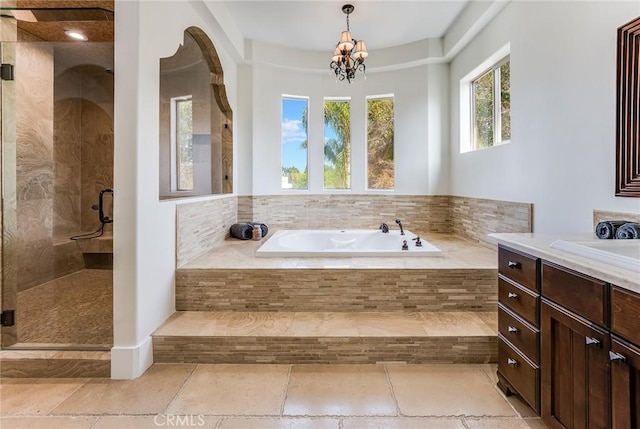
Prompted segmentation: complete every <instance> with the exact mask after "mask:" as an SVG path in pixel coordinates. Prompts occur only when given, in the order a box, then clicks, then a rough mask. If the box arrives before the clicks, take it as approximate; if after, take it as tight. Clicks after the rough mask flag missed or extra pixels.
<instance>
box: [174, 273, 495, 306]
mask: <svg viewBox="0 0 640 429" xmlns="http://www.w3.org/2000/svg"><path fill="white" fill-rule="evenodd" d="M497 299H498V288H497V275H496V270H495V269H485V270H482V269H406V270H404V269H399V270H396V269H373V268H359V269H341V268H337V269H331V268H324V269H314V268H295V269H245V270H238V269H210V270H206V269H199V270H189V269H181V270H178V272H177V273H176V310H178V311H183V310H185V311H355V310H362V311H368V310H376V311H455V310H469V311H491V310H495V308H496V305H497Z"/></svg>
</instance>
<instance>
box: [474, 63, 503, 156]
mask: <svg viewBox="0 0 640 429" xmlns="http://www.w3.org/2000/svg"><path fill="white" fill-rule="evenodd" d="M496 80H498V83H499V88H500V93H499V97H500V98H499V100H498V99H497V97H496V95H497V94H496V93H495V90H496ZM498 102H499V103H500V106H499V108H500V110H499V112H498V115H500V116H499V117H496V103H498ZM473 103H474V105H473V108H474V124H473V125H474V149H483V148H487V147H492V146H494V145H496V144H500V143H502V142H503V141H507V140H510V139H511V69H510V65H509V62H508V61H507V62H506V63H504V64H502V65H501V66H499V67H496V68H493V69H492V70H489V71H488V72H486V73H485V74H483V75H482V76H480V77H479V78H478V79H476V80H475V81H473ZM498 121H499V123H500V126H499V127H498V128H497V129H496V122H498Z"/></svg>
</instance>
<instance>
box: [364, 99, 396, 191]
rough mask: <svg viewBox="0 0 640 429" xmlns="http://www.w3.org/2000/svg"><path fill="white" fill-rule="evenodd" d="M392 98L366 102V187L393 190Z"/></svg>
mask: <svg viewBox="0 0 640 429" xmlns="http://www.w3.org/2000/svg"><path fill="white" fill-rule="evenodd" d="M393 142H394V121H393V98H379V99H371V100H368V101H367V187H368V188H369V189H393V183H394V163H393Z"/></svg>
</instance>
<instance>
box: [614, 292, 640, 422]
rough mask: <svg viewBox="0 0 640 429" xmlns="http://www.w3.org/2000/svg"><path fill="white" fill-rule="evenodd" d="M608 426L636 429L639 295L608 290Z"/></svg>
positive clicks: (639, 416) (638, 416)
mask: <svg viewBox="0 0 640 429" xmlns="http://www.w3.org/2000/svg"><path fill="white" fill-rule="evenodd" d="M609 360H610V367H611V426H612V428H614V429H618V428H624V429H640V295H638V294H635V293H632V292H629V291H626V290H623V289H621V288H618V287H615V286H614V287H612V288H611V350H610V352H609Z"/></svg>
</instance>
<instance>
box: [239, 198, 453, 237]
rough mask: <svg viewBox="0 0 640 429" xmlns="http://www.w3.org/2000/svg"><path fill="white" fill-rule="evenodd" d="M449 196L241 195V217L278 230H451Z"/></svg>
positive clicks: (243, 219)
mask: <svg viewBox="0 0 640 429" xmlns="http://www.w3.org/2000/svg"><path fill="white" fill-rule="evenodd" d="M449 215H450V213H449V197H447V196H440V195H436V196H427V195H375V194H367V195H353V194H349V195H338V194H329V195H256V196H241V197H238V219H239V220H240V221H245V220H255V221H256V222H264V223H266V224H267V225H269V226H270V227H274V228H277V229H368V228H378V227H379V226H380V224H381V223H382V222H386V223H387V224H389V227H390V228H396V224H395V222H394V221H395V220H396V219H400V220H402V224H403V226H404V227H405V228H407V229H410V230H412V231H420V232H451V226H450V217H449Z"/></svg>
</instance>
